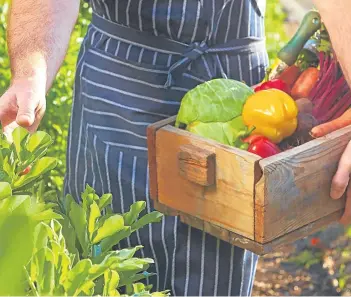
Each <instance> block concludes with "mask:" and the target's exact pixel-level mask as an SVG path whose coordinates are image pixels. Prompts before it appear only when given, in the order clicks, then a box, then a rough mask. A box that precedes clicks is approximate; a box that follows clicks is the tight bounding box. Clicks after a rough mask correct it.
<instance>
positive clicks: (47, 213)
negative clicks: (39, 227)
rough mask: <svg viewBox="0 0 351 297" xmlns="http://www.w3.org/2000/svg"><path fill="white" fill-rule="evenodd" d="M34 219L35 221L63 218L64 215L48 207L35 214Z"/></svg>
mask: <svg viewBox="0 0 351 297" xmlns="http://www.w3.org/2000/svg"><path fill="white" fill-rule="evenodd" d="M33 219H34V220H35V221H51V220H53V219H56V220H62V219H63V217H62V216H61V215H59V214H57V213H55V212H54V211H53V210H52V209H47V210H44V211H42V212H40V213H38V214H35V215H34V216H33Z"/></svg>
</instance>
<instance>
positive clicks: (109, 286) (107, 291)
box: [103, 269, 119, 296]
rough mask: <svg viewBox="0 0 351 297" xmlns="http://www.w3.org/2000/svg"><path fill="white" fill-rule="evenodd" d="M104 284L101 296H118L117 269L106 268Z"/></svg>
mask: <svg viewBox="0 0 351 297" xmlns="http://www.w3.org/2000/svg"><path fill="white" fill-rule="evenodd" d="M104 280H105V286H104V291H103V296H119V294H118V291H117V287H118V283H119V274H118V272H117V271H114V270H110V269H109V270H108V271H106V272H105V273H104Z"/></svg>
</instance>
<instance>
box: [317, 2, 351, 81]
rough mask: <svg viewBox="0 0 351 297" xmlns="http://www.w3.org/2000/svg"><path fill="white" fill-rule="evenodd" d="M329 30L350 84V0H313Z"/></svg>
mask: <svg viewBox="0 0 351 297" xmlns="http://www.w3.org/2000/svg"><path fill="white" fill-rule="evenodd" d="M314 3H315V5H316V7H317V9H318V10H319V12H320V14H321V16H322V20H323V22H324V23H325V25H326V27H327V30H328V32H329V35H330V38H331V41H332V44H333V48H334V50H335V52H336V55H337V58H338V60H339V62H340V65H341V67H342V69H343V73H344V76H345V78H346V79H347V81H348V83H349V85H350V86H351V55H350V44H351V18H350V12H351V1H350V0H314Z"/></svg>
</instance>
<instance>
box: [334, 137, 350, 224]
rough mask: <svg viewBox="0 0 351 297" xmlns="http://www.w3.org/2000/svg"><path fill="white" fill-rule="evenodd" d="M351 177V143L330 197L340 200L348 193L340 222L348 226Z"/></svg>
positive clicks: (337, 173)
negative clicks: (350, 183)
mask: <svg viewBox="0 0 351 297" xmlns="http://www.w3.org/2000/svg"><path fill="white" fill-rule="evenodd" d="M350 175H351V141H350V142H349V144H348V146H347V148H346V150H345V151H344V153H343V155H342V157H341V159H340V163H339V167H338V170H337V172H336V174H335V176H334V178H333V182H332V187H331V192H330V196H331V197H332V198H333V199H340V198H341V197H343V196H344V194H345V193H346V196H347V200H346V206H345V212H344V215H343V216H342V218H341V220H340V222H341V223H342V224H345V225H348V224H350V223H351V186H350V185H349V182H350Z"/></svg>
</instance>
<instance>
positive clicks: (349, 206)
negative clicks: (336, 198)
mask: <svg viewBox="0 0 351 297" xmlns="http://www.w3.org/2000/svg"><path fill="white" fill-rule="evenodd" d="M346 196H347V197H346V204H345V211H344V214H343V216H342V217H341V219H340V223H341V224H343V225H349V224H351V186H349V187H348V189H347V195H346Z"/></svg>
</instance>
